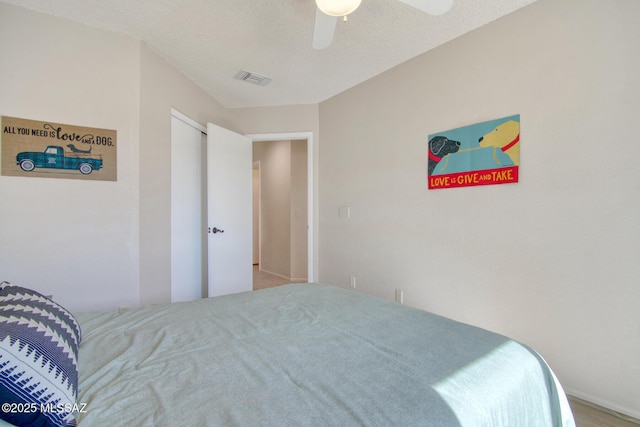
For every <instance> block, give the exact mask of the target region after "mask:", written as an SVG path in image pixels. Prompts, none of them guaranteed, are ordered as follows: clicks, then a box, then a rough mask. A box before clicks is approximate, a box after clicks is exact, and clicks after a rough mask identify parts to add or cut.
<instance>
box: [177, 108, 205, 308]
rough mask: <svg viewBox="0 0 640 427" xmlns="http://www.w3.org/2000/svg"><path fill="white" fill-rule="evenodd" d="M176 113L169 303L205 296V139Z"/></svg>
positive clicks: (193, 125)
mask: <svg viewBox="0 0 640 427" xmlns="http://www.w3.org/2000/svg"><path fill="white" fill-rule="evenodd" d="M203 130H205V129H204V128H203V127H202V126H200V125H198V124H197V123H195V122H193V121H191V120H190V119H189V118H188V117H185V116H182V115H181V114H180V113H178V112H172V117H171V302H176V301H193V300H196V299H200V298H202V297H203V296H206V292H207V287H206V283H207V274H206V270H207V269H206V250H205V248H206V235H204V234H203V232H202V230H203V229H205V228H206V221H207V219H206V203H205V202H204V197H203V194H204V187H205V179H206V159H205V158H204V157H205V152H206V142H207V140H206V136H205V135H204V134H203V133H202V131H203Z"/></svg>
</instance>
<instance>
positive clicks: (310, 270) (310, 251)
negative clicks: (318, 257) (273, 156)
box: [245, 132, 317, 282]
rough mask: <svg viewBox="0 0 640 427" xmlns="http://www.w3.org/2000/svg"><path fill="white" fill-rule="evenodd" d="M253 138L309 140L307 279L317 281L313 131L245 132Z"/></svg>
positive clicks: (258, 140) (255, 139) (264, 139)
mask: <svg viewBox="0 0 640 427" xmlns="http://www.w3.org/2000/svg"><path fill="white" fill-rule="evenodd" d="M245 136H247V137H249V138H251V140H253V142H260V141H291V140H306V141H307V281H309V282H315V281H317V280H316V276H315V273H316V271H315V268H314V265H315V263H314V260H315V238H314V237H315V222H314V219H315V215H314V199H315V192H314V188H315V178H314V177H315V174H314V167H313V165H314V159H315V155H314V147H313V132H281V133H255V134H245Z"/></svg>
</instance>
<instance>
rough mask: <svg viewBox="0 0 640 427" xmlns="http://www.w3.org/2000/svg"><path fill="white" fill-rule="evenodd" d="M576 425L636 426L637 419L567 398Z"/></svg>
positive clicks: (637, 423)
mask: <svg viewBox="0 0 640 427" xmlns="http://www.w3.org/2000/svg"><path fill="white" fill-rule="evenodd" d="M569 403H570V404H571V409H572V410H573V417H574V418H575V420H576V427H638V426H639V425H640V423H639V422H638V420H632V419H631V418H629V417H625V416H624V415H621V414H615V412H614V411H609V410H607V409H605V408H600V407H598V406H597V405H592V404H591V403H589V402H585V401H583V400H580V399H577V398H569Z"/></svg>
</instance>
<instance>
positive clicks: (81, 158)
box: [16, 145, 102, 175]
mask: <svg viewBox="0 0 640 427" xmlns="http://www.w3.org/2000/svg"><path fill="white" fill-rule="evenodd" d="M16 163H17V164H18V165H20V168H21V169H22V170H23V171H26V172H31V171H32V170H34V169H35V168H52V169H75V170H79V171H80V173H82V174H83V175H89V174H90V173H91V172H93V170H94V169H96V170H97V169H101V168H102V157H101V156H98V158H96V157H95V155H94V156H92V155H91V153H90V150H87V151H81V150H77V149H75V150H73V151H72V152H67V153H65V152H64V149H63V148H62V147H60V146H58V145H49V146H48V147H47V148H45V149H44V151H42V152H31V151H25V152H22V153H18V155H17V156H16Z"/></svg>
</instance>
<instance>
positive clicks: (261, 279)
mask: <svg viewBox="0 0 640 427" xmlns="http://www.w3.org/2000/svg"><path fill="white" fill-rule="evenodd" d="M287 283H292V282H291V281H289V279H287V278H285V277H281V276H278V275H276V274H270V273H267V272H266V271H262V270H260V268H258V265H254V266H253V290H254V291H257V290H259V289H266V288H273V287H274V286H280V285H286V284H287Z"/></svg>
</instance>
